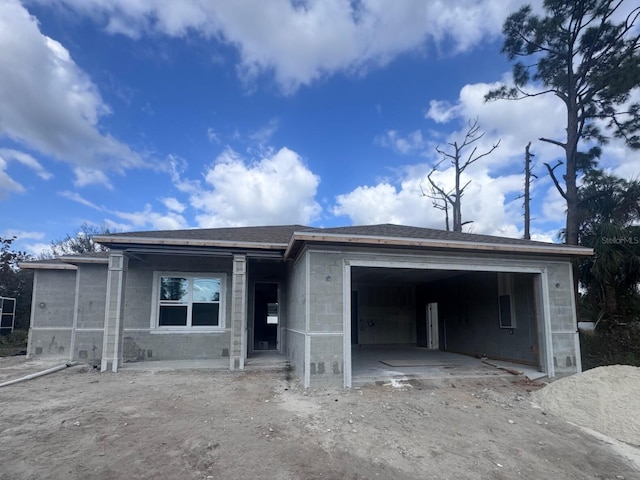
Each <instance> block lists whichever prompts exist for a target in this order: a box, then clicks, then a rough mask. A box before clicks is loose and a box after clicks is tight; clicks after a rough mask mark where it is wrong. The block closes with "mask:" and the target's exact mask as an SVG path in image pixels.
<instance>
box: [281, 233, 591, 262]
mask: <svg viewBox="0 0 640 480" xmlns="http://www.w3.org/2000/svg"><path fill="white" fill-rule="evenodd" d="M304 241H313V242H327V243H348V244H357V245H363V244H364V245H374V246H376V245H377V246H380V245H384V246H398V247H421V248H436V249H447V250H475V251H487V252H508V253H527V254H539V255H554V256H555V255H562V256H568V255H569V256H591V255H593V249H591V248H586V247H577V246H567V245H560V244H549V245H548V246H547V245H535V244H532V245H522V244H507V243H487V242H464V241H459V240H437V239H424V238H399V237H376V236H372V235H340V234H331V233H315V232H294V233H293V235H292V236H291V240H290V241H289V245H288V246H287V249H286V250H285V254H284V258H289V256H290V255H291V253H292V252H293V249H294V248H295V244H296V243H297V242H304Z"/></svg>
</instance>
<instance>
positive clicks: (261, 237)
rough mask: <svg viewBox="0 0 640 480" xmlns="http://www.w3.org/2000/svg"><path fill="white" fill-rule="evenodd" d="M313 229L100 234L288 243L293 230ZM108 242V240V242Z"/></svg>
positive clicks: (271, 227) (288, 227)
mask: <svg viewBox="0 0 640 480" xmlns="http://www.w3.org/2000/svg"><path fill="white" fill-rule="evenodd" d="M308 230H313V228H312V227H307V226H305V225H269V226H258V227H225V228H197V229H189V230H154V231H146V232H127V233H114V234H110V235H100V236H99V237H100V239H101V241H102V239H107V238H110V237H115V238H117V237H126V238H157V239H172V240H212V241H215V240H219V241H224V242H249V243H279V244H285V245H286V244H288V243H289V240H291V236H292V235H293V232H296V231H308ZM106 243H108V241H107V242H106Z"/></svg>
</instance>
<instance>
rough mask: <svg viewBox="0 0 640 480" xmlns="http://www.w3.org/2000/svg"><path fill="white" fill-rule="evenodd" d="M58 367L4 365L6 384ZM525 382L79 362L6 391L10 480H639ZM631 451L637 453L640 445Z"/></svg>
mask: <svg viewBox="0 0 640 480" xmlns="http://www.w3.org/2000/svg"><path fill="white" fill-rule="evenodd" d="M48 366H50V365H45V364H37V363H29V362H25V360H24V359H15V358H8V359H2V358H0V382H2V381H6V380H8V379H10V378H16V377H18V376H21V375H22V374H26V373H31V372H32V371H37V370H42V369H44V368H46V367H48ZM537 388H539V387H538V386H536V385H535V384H531V383H529V382H527V381H525V380H523V379H522V378H521V377H513V378H504V377H500V378H491V377H487V378H482V379H468V380H463V379H446V380H445V379H442V380H429V381H422V382H413V383H412V384H411V385H408V386H404V387H402V388H398V387H394V386H390V385H386V386H384V385H378V386H371V387H363V388H361V389H353V390H308V391H305V390H303V389H300V388H299V387H297V383H296V382H295V380H291V379H289V378H288V374H287V372H284V371H281V372H258V373H244V374H231V373H227V372H206V371H179V372H176V371H174V372H126V371H125V372H122V373H119V374H111V373H110V374H100V373H97V372H94V371H92V370H91V369H89V368H87V367H82V366H79V367H71V368H68V369H66V370H63V371H60V372H57V373H53V374H51V375H48V376H45V377H41V378H38V379H34V380H30V381H27V382H23V383H20V384H16V385H11V386H8V387H3V388H0V405H1V407H2V413H1V415H0V479H2V480H20V479H89V478H90V479H138V478H144V479H198V480H200V479H202V480H205V479H275V480H280V479H282V480H285V479H301V480H303V479H304V480H314V479H350V480H356V479H376V478H380V479H394V480H396V479H397V480H403V479H407V480H408V479H487V480H488V479H491V480H500V479H505V480H506V479H510V480H511V479H516V478H522V479H552V478H553V479H564V480H570V479H585V478H592V479H594V478H597V479H612V480H613V479H638V478H640V471H639V470H637V469H636V468H635V467H634V466H633V465H632V464H630V463H629V462H628V461H627V460H626V459H624V458H623V457H622V456H620V455H619V454H618V453H617V452H616V451H615V450H614V449H612V448H611V446H610V445H609V444H608V443H607V442H606V441H604V440H602V439H598V438H596V437H594V436H592V435H589V434H588V433H585V432H584V431H583V430H580V429H579V428H578V427H575V426H572V425H570V424H568V423H567V422H566V421H565V420H563V419H561V418H558V417H554V416H552V415H550V414H549V415H545V413H544V412H543V411H542V410H540V409H536V408H534V407H533V406H532V404H531V402H530V394H531V392H532V391H533V390H536V389H537ZM630 448H633V447H630Z"/></svg>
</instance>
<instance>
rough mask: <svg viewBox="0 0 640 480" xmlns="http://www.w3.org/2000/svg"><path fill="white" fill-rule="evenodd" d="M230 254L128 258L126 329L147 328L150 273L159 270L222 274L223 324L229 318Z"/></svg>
mask: <svg viewBox="0 0 640 480" xmlns="http://www.w3.org/2000/svg"><path fill="white" fill-rule="evenodd" d="M231 266H232V260H231V257H191V256H179V255H149V256H147V257H145V259H144V261H143V262H140V261H136V260H130V261H129V271H128V272H127V286H126V292H125V319H126V321H125V330H131V329H149V328H150V325H151V314H152V312H153V311H154V309H155V306H154V305H152V296H153V274H154V272H156V271H160V272H187V273H203V274H206V273H224V274H225V275H226V276H227V285H226V287H227V288H226V297H225V307H226V309H225V310H226V311H225V313H226V317H225V324H226V325H227V326H229V325H230V321H231V283H230V282H231V272H232V270H231Z"/></svg>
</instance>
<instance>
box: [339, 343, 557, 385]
mask: <svg viewBox="0 0 640 480" xmlns="http://www.w3.org/2000/svg"><path fill="white" fill-rule="evenodd" d="M351 357H352V385H353V386H354V387H358V386H363V385H371V384H375V383H380V382H382V383H392V384H393V383H394V382H396V383H397V382H407V381H409V380H416V379H418V380H419V379H439V378H479V377H486V376H492V377H495V376H505V377H506V376H513V375H514V373H509V371H508V370H507V369H505V368H503V367H506V368H508V369H510V370H512V371H515V370H518V372H521V373H522V375H525V372H526V373H527V376H528V375H533V374H534V372H535V373H538V374H541V375H542V376H545V374H543V373H541V372H537V371H535V369H533V368H532V367H527V366H526V365H520V364H511V363H508V362H500V365H497V364H495V365H490V364H488V363H485V362H483V360H482V359H479V358H475V357H471V356H468V355H460V354H457V353H450V352H442V351H439V350H428V349H426V348H420V347H416V346H415V345H402V346H398V345H360V346H354V347H353V348H352V350H351ZM492 362H493V361H492ZM389 363H391V364H392V365H398V366H395V367H394V366H390V365H389ZM538 378H540V377H538Z"/></svg>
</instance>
